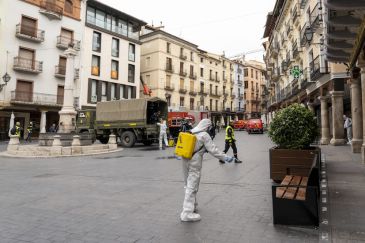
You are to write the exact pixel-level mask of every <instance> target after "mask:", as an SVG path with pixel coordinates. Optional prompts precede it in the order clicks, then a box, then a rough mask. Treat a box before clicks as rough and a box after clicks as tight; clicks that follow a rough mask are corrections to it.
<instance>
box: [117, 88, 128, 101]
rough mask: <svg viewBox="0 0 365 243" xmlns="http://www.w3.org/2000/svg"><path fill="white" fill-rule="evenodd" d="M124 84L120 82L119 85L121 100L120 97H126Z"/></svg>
mask: <svg viewBox="0 0 365 243" xmlns="http://www.w3.org/2000/svg"><path fill="white" fill-rule="evenodd" d="M125 90H126V89H125V86H124V85H123V84H121V85H120V86H119V99H120V100H122V99H126V98H127V97H126V96H125Z"/></svg>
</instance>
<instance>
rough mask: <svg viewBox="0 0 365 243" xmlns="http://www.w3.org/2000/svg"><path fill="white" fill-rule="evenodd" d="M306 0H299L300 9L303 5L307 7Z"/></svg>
mask: <svg viewBox="0 0 365 243" xmlns="http://www.w3.org/2000/svg"><path fill="white" fill-rule="evenodd" d="M307 2H308V0H300V8H301V9H304V8H305V5H307Z"/></svg>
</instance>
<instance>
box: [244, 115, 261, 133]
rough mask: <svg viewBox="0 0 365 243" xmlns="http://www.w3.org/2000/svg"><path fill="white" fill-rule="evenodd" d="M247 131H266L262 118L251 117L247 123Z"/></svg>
mask: <svg viewBox="0 0 365 243" xmlns="http://www.w3.org/2000/svg"><path fill="white" fill-rule="evenodd" d="M246 131H247V132H248V134H251V133H261V134H263V133H264V127H263V124H262V120H261V119H250V120H248V122H247V124H246Z"/></svg>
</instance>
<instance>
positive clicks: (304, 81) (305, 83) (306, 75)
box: [300, 68, 308, 90]
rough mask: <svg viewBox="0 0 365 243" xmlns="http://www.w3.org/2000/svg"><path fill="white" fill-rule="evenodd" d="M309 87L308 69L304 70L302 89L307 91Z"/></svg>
mask: <svg viewBox="0 0 365 243" xmlns="http://www.w3.org/2000/svg"><path fill="white" fill-rule="evenodd" d="M307 85H308V68H305V69H304V70H303V75H302V79H301V81H300V89H301V90H302V89H305V88H306V87H307Z"/></svg>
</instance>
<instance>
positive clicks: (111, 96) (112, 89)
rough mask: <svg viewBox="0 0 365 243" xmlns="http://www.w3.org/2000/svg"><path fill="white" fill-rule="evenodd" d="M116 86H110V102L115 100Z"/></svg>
mask: <svg viewBox="0 0 365 243" xmlns="http://www.w3.org/2000/svg"><path fill="white" fill-rule="evenodd" d="M115 86H116V84H110V100H116V99H117V96H116V92H115V91H116V89H115Z"/></svg>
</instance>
